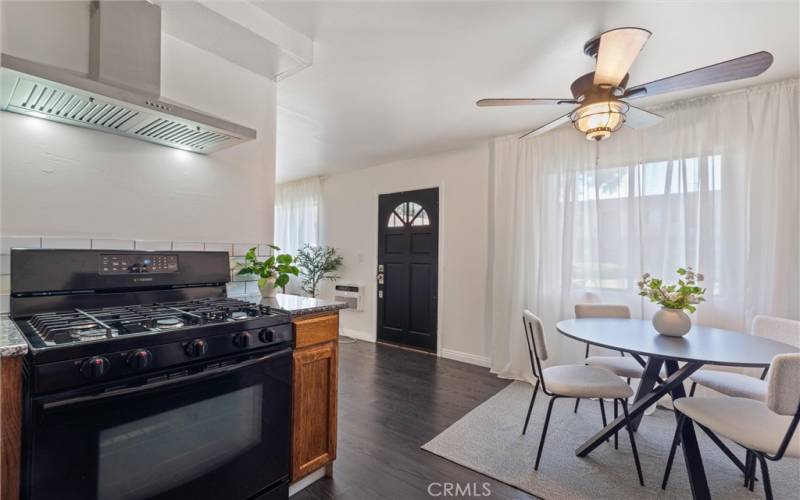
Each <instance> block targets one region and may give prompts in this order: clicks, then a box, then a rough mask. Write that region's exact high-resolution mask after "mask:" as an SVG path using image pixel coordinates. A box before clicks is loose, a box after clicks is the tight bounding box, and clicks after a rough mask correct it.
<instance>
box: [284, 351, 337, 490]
mask: <svg viewBox="0 0 800 500" xmlns="http://www.w3.org/2000/svg"><path fill="white" fill-rule="evenodd" d="M338 349H339V345H338V343H337V342H336V341H332V342H326V343H324V344H319V345H316V346H314V347H308V348H305V349H298V350H296V351H294V381H293V386H294V388H293V394H294V399H293V401H292V476H291V480H292V481H293V482H294V481H297V480H298V479H300V478H302V477H304V476H306V475H308V474H310V473H311V472H314V471H315V470H317V469H319V468H320V467H322V466H323V465H325V464H327V463H328V462H330V461H332V460H333V459H334V458H336V397H337V389H336V384H337V372H338V354H339V352H338Z"/></svg>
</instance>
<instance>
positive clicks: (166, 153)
mask: <svg viewBox="0 0 800 500" xmlns="http://www.w3.org/2000/svg"><path fill="white" fill-rule="evenodd" d="M2 7H3V24H2V29H1V30H2V37H0V38H2V44H3V50H4V51H6V52H8V53H10V54H13V55H18V56H22V57H27V58H33V59H36V60H40V61H42V62H47V63H50V64H54V63H57V62H61V63H62V64H61V65H62V66H66V67H67V68H68V69H73V70H75V71H80V72H85V71H86V70H87V68H86V66H87V64H88V57H87V56H85V51H86V50H87V49H88V15H89V11H88V4H86V2H55V3H50V2H48V3H40V2H28V3H25V4H20V3H3V6H2ZM31 19H36V22H34V23H31V22H30V20H31ZM37 26H44V27H49V28H51V29H45V30H44V31H43V32H39V31H37V28H36V27H37ZM23 27H24V28H23ZM56 35H58V36H56ZM58 54H64V57H56V56H57V55H58ZM162 95H163V96H164V97H165V98H167V99H169V100H173V101H177V102H180V103H182V104H186V105H188V106H191V107H194V108H197V109H199V110H202V111H204V112H207V113H210V114H214V115H218V116H220V117H222V118H225V119H227V120H230V121H233V122H237V123H241V124H243V125H245V126H248V127H251V128H254V129H256V130H257V133H258V139H257V140H255V141H250V142H248V143H245V144H242V145H239V146H236V147H233V148H231V149H227V150H224V151H221V152H219V153H215V154H213V155H210V156H201V155H197V154H193V153H188V152H185V151H180V150H175V149H171V148H167V147H163V146H158V145H153V144H148V143H145V142H141V141H136V140H132V139H129V138H125V137H118V136H115V135H112V134H106V133H103V132H98V131H91V130H88V129H83V128H78V127H72V126H69V125H62V124H58V123H52V122H49V121H46V120H41V119H37V118H31V117H26V116H22V115H17V114H13V113H6V112H2V113H0V149H1V150H2V151H1V152H0V193H1V195H0V196H1V198H0V233H2V234H5V235H28V234H30V235H37V236H42V235H44V236H80V237H92V238H103V237H107V238H127V239H150V240H187V241H221V242H246V241H254V242H268V241H271V239H272V230H273V228H272V225H273V208H274V207H273V200H274V179H275V119H276V89H275V84H274V82H272V81H270V80H268V79H267V78H264V77H261V76H258V75H256V74H255V73H252V72H249V71H247V70H245V69H243V68H240V67H238V66H236V65H234V64H232V63H230V62H228V61H226V60H224V59H221V58H219V57H217V56H215V55H213V54H210V53H208V52H205V51H203V50H200V49H198V48H196V47H194V46H192V45H188V44H186V43H185V42H182V41H180V40H178V39H175V38H172V37H170V36H168V35H163V38H162Z"/></svg>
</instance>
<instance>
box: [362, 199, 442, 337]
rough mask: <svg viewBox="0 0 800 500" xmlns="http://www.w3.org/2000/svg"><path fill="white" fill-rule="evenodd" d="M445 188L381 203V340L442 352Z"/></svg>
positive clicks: (379, 321) (379, 269)
mask: <svg viewBox="0 0 800 500" xmlns="http://www.w3.org/2000/svg"><path fill="white" fill-rule="evenodd" d="M438 254H439V189H438V188H433V189H421V190H419V191H406V192H402V193H392V194H382V195H381V196H380V199H379V202H378V278H377V283H378V286H377V289H378V340H379V341H384V342H392V343H396V344H403V345H407V346H410V347H415V348H419V349H424V350H426V351H431V352H436V303H437V298H436V293H437V287H438V279H437V276H438V272H437V269H438V258H437V257H438Z"/></svg>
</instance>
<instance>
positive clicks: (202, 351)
mask: <svg viewBox="0 0 800 500" xmlns="http://www.w3.org/2000/svg"><path fill="white" fill-rule="evenodd" d="M207 352H208V344H206V341H205V340H200V339H195V340H192V341H191V342H189V343H188V344H186V355H187V356H189V357H190V358H198V357H200V356H205V355H206V353H207Z"/></svg>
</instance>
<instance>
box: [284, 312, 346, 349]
mask: <svg viewBox="0 0 800 500" xmlns="http://www.w3.org/2000/svg"><path fill="white" fill-rule="evenodd" d="M294 334H295V347H296V348H297V349H300V348H301V347H306V346H310V345H315V344H321V343H323V342H328V341H330V340H335V339H336V338H337V337H338V336H339V314H338V313H334V314H325V315H321V316H312V317H309V318H300V319H298V320H295V321H294Z"/></svg>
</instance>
